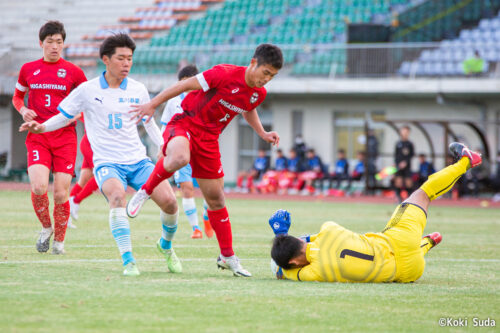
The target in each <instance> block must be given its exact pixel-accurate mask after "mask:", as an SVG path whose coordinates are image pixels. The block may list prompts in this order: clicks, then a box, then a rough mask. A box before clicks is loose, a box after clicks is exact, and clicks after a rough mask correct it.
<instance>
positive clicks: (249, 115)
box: [243, 109, 280, 146]
mask: <svg viewBox="0 0 500 333" xmlns="http://www.w3.org/2000/svg"><path fill="white" fill-rule="evenodd" d="M243 118H245V120H246V121H247V123H248V125H250V126H251V127H252V128H253V130H254V131H255V133H257V135H258V136H260V137H261V138H262V140H264V141H266V142H269V143H272V144H273V145H275V146H278V145H279V143H280V136H279V135H278V133H277V132H274V131H271V132H266V131H265V130H264V127H263V126H262V123H261V122H260V118H259V114H258V113H257V110H256V109H253V110H252V111H250V112H245V113H243Z"/></svg>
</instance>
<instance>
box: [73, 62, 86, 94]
mask: <svg viewBox="0 0 500 333" xmlns="http://www.w3.org/2000/svg"><path fill="white" fill-rule="evenodd" d="M75 67H76V71H75V83H74V85H73V89H75V88H76V87H78V86H79V85H80V84H82V83H83V82H85V81H87V77H86V76H85V73H84V72H83V71H82V69H81V68H80V67H78V66H75Z"/></svg>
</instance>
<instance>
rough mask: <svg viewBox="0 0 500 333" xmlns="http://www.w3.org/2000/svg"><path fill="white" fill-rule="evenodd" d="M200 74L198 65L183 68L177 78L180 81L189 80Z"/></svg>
mask: <svg viewBox="0 0 500 333" xmlns="http://www.w3.org/2000/svg"><path fill="white" fill-rule="evenodd" d="M198 73H199V72H198V68H197V67H196V65H186V66H184V67H182V68H181V70H180V71H179V74H177V78H178V79H179V81H180V80H182V79H184V78H189V77H192V76H195V75H196V74H198Z"/></svg>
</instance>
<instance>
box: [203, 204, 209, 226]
mask: <svg viewBox="0 0 500 333" xmlns="http://www.w3.org/2000/svg"><path fill="white" fill-rule="evenodd" d="M207 209H208V205H207V202H206V201H205V199H203V219H204V220H205V221H206V220H208V213H207Z"/></svg>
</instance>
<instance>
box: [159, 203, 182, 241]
mask: <svg viewBox="0 0 500 333" xmlns="http://www.w3.org/2000/svg"><path fill="white" fill-rule="evenodd" d="M178 217H179V211H178V210H177V212H175V214H167V213H165V212H164V211H161V212H160V219H161V223H162V232H161V239H160V245H161V247H162V248H163V249H165V250H168V249H170V248H172V239H174V235H175V232H176V231H177V218H178Z"/></svg>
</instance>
